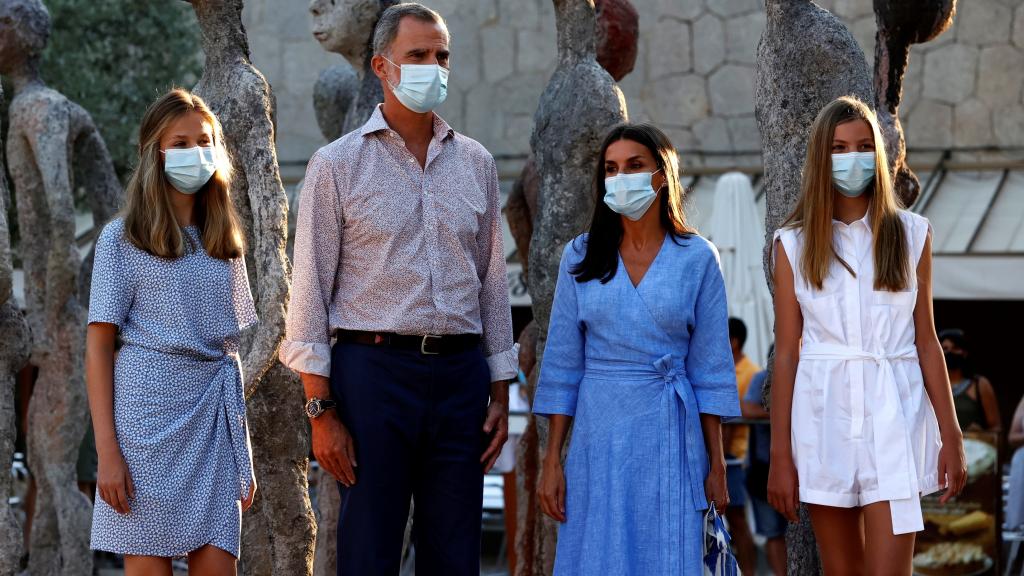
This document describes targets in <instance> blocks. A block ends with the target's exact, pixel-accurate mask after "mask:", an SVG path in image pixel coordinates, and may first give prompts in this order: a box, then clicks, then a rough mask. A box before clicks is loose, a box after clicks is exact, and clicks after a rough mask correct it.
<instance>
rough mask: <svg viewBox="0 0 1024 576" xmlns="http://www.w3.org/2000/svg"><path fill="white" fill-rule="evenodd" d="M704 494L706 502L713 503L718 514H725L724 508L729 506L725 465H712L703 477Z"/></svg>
mask: <svg viewBox="0 0 1024 576" xmlns="http://www.w3.org/2000/svg"><path fill="white" fill-rule="evenodd" d="M704 495H705V496H706V497H707V499H708V504H709V505H710V504H711V503H712V502H714V503H715V510H718V513H719V514H725V508H726V507H727V506H729V483H728V481H727V480H726V475H725V466H712V467H711V470H710V471H709V472H708V477H707V478H705V479H704Z"/></svg>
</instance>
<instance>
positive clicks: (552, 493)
mask: <svg viewBox="0 0 1024 576" xmlns="http://www.w3.org/2000/svg"><path fill="white" fill-rule="evenodd" d="M538 491H539V492H540V509H541V510H542V511H543V512H544V513H545V514H547V515H548V516H550V517H551V518H552V519H554V520H558V521H559V522H565V473H564V471H563V470H562V463H561V462H560V461H559V460H557V459H545V460H544V466H543V468H541V472H540V488H539V490H538Z"/></svg>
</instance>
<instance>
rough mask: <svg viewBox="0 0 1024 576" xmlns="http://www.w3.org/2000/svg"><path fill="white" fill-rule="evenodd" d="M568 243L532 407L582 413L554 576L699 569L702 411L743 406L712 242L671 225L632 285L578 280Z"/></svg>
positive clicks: (576, 245)
mask: <svg viewBox="0 0 1024 576" xmlns="http://www.w3.org/2000/svg"><path fill="white" fill-rule="evenodd" d="M585 243H586V235H583V236H580V237H578V238H577V239H576V240H574V241H573V242H571V243H570V244H569V245H568V246H567V247H566V249H565V252H564V253H563V255H562V261H561V266H560V270H559V275H558V282H557V286H556V288H555V297H554V303H553V307H552V311H551V322H550V325H549V328H548V339H547V345H546V348H545V350H544V356H543V360H542V364H541V373H540V378H539V380H538V383H537V392H536V396H535V398H534V404H533V411H534V413H536V414H540V415H551V414H564V415H567V416H573V417H574V420H573V431H572V437H571V440H570V447H569V454H568V458H567V460H566V464H565V481H566V502H565V512H566V523H565V524H563V525H562V526H561V528H560V530H559V535H558V548H557V551H556V555H555V574H558V575H561V576H567V575H576V574H579V575H609V574H615V575H616V576H629V575H636V576H641V575H643V576H652V575H658V576H674V575H686V576H689V575H692V574H702V573H703V572H702V534H703V532H702V524H701V521H702V513H701V511H702V510H706V509H707V507H708V505H707V500H706V498H705V495H704V480H705V478H706V477H707V473H708V457H707V452H706V450H705V447H704V436H703V432H702V429H701V425H700V416H699V415H700V414H702V413H703V414H714V415H718V416H723V417H737V416H739V415H740V405H739V393H738V390H737V388H736V373H735V368H734V365H733V358H732V351H731V348H730V345H729V335H728V312H727V307H726V301H725V287H724V283H723V281H722V273H721V270H720V268H719V261H718V253H717V251H716V250H715V248H714V246H713V245H712V244H711V243H710V242H708V241H707V240H705V239H704V238H701V237H700V236H697V235H691V236H686V237H682V238H676V237H674V236H672V235H666V237H665V240H664V242H663V244H662V246H661V249H660V251H659V252H658V254H657V256H656V257H655V259H654V261H653V262H652V263H651V265H650V268H649V269H648V270H647V273H646V275H645V276H644V277H643V279H642V280H641V282H640V284H639V285H638V286H636V287H634V286H633V283H632V282H631V280H630V278H629V275H628V273H627V272H626V269H625V266H624V265H623V264H622V261H621V258H620V259H619V263H618V269H617V271H616V273H615V276H614V278H612V279H611V280H610V281H609V282H608V283H607V284H602V283H601V282H600V281H598V280H591V281H588V282H584V283H579V282H576V280H575V277H574V276H573V275H572V274H571V273H570V270H571V269H572V268H573V267H574V266H575V265H576V264H577V263H578V262H579V261H580V260H581V259H582V258H583V254H584V252H585Z"/></svg>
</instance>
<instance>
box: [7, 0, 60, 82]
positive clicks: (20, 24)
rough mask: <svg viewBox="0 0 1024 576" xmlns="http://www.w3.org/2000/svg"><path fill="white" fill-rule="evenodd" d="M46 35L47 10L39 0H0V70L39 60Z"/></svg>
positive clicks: (48, 24)
mask: <svg viewBox="0 0 1024 576" xmlns="http://www.w3.org/2000/svg"><path fill="white" fill-rule="evenodd" d="M49 39H50V13H49V12H48V11H47V10H46V6H44V5H43V3H42V2H40V0H0V74H8V73H10V72H11V71H12V70H15V69H17V68H18V67H20V66H21V64H22V63H24V62H26V61H27V62H35V61H38V60H39V56H40V55H41V54H42V52H43V49H44V48H46V43H47V41H49Z"/></svg>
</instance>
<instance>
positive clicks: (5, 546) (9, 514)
mask: <svg viewBox="0 0 1024 576" xmlns="http://www.w3.org/2000/svg"><path fill="white" fill-rule="evenodd" d="M2 103H3V88H0V105H2ZM3 173H4V167H3V162H2V161H0V334H3V335H4V337H3V339H2V340H0V462H10V461H11V459H12V458H13V456H14V436H15V434H16V431H15V429H14V411H15V406H14V385H15V379H14V375H15V374H16V373H17V372H18V370H20V369H21V367H22V366H24V365H25V364H26V363H27V362H28V357H29V352H30V350H31V345H32V339H31V334H29V331H28V324H26V323H25V318H24V317H23V316H22V314H21V311H19V310H18V307H17V306H16V305H15V303H14V296H13V292H14V282H13V275H14V274H13V272H14V271H13V269H12V267H11V244H10V236H9V234H8V226H7V206H6V204H7V199H8V198H9V197H10V193H9V191H8V189H7V179H6V178H5V177H3ZM10 493H11V475H10V474H7V473H4V474H0V494H10ZM22 548H23V538H22V530H21V522H19V521H18V518H17V516H15V514H14V510H13V509H12V508H11V505H10V502H9V501H8V498H0V574H14V573H16V572H17V571H18V567H19V564H20V561H21V555H22V552H23V550H22Z"/></svg>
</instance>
